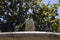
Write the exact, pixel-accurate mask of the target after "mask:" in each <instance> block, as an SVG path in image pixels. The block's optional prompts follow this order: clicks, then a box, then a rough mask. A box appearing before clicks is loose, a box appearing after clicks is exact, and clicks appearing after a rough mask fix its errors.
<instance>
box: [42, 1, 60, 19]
mask: <svg viewBox="0 0 60 40" xmlns="http://www.w3.org/2000/svg"><path fill="white" fill-rule="evenodd" d="M49 1H50V4H51V5H52V4H54V3H56V4H58V0H43V2H44V3H45V4H48V2H49ZM57 13H58V14H59V15H58V16H57V17H58V18H60V6H59V7H58V12H57Z"/></svg>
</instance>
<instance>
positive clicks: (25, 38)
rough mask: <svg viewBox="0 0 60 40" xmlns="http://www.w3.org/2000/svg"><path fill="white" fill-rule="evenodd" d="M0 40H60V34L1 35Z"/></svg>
mask: <svg viewBox="0 0 60 40" xmlns="http://www.w3.org/2000/svg"><path fill="white" fill-rule="evenodd" d="M0 40H60V34H59V35H56V34H54V33H53V34H52V33H25V34H24V33H18V34H17V33H8V34H0Z"/></svg>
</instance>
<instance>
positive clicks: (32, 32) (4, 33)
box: [0, 31, 60, 35]
mask: <svg viewBox="0 0 60 40" xmlns="http://www.w3.org/2000/svg"><path fill="white" fill-rule="evenodd" d="M8 34H10V35H11V34H13V35H16V34H21V35H22V34H46V35H49V34H51V35H60V33H55V32H39V31H23V32H1V33H0V35H8Z"/></svg>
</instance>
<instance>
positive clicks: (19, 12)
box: [0, 0, 60, 32]
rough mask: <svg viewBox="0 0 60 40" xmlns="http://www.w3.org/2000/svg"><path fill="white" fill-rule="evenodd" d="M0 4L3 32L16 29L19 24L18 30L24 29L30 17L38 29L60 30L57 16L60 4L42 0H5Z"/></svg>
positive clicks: (0, 24)
mask: <svg viewBox="0 0 60 40" xmlns="http://www.w3.org/2000/svg"><path fill="white" fill-rule="evenodd" d="M59 2H60V1H59ZM9 3H10V4H9ZM0 4H1V5H0V18H1V17H3V19H4V20H3V21H0V22H1V23H0V26H1V31H2V32H4V31H6V32H7V31H15V26H17V25H19V27H18V31H22V29H25V20H26V19H27V18H28V17H29V18H33V20H34V23H35V28H36V30H37V31H53V32H55V31H56V32H60V30H59V29H60V22H59V20H60V19H59V18H55V16H58V13H57V9H58V7H59V5H58V4H53V5H50V4H44V3H43V2H42V0H17V1H16V0H4V1H1V2H0ZM49 5H50V7H49ZM29 10H30V11H29ZM5 20H7V21H6V22H5V23H4V21H5ZM14 23H15V24H14ZM4 24H5V25H4ZM9 27H10V28H9Z"/></svg>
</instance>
